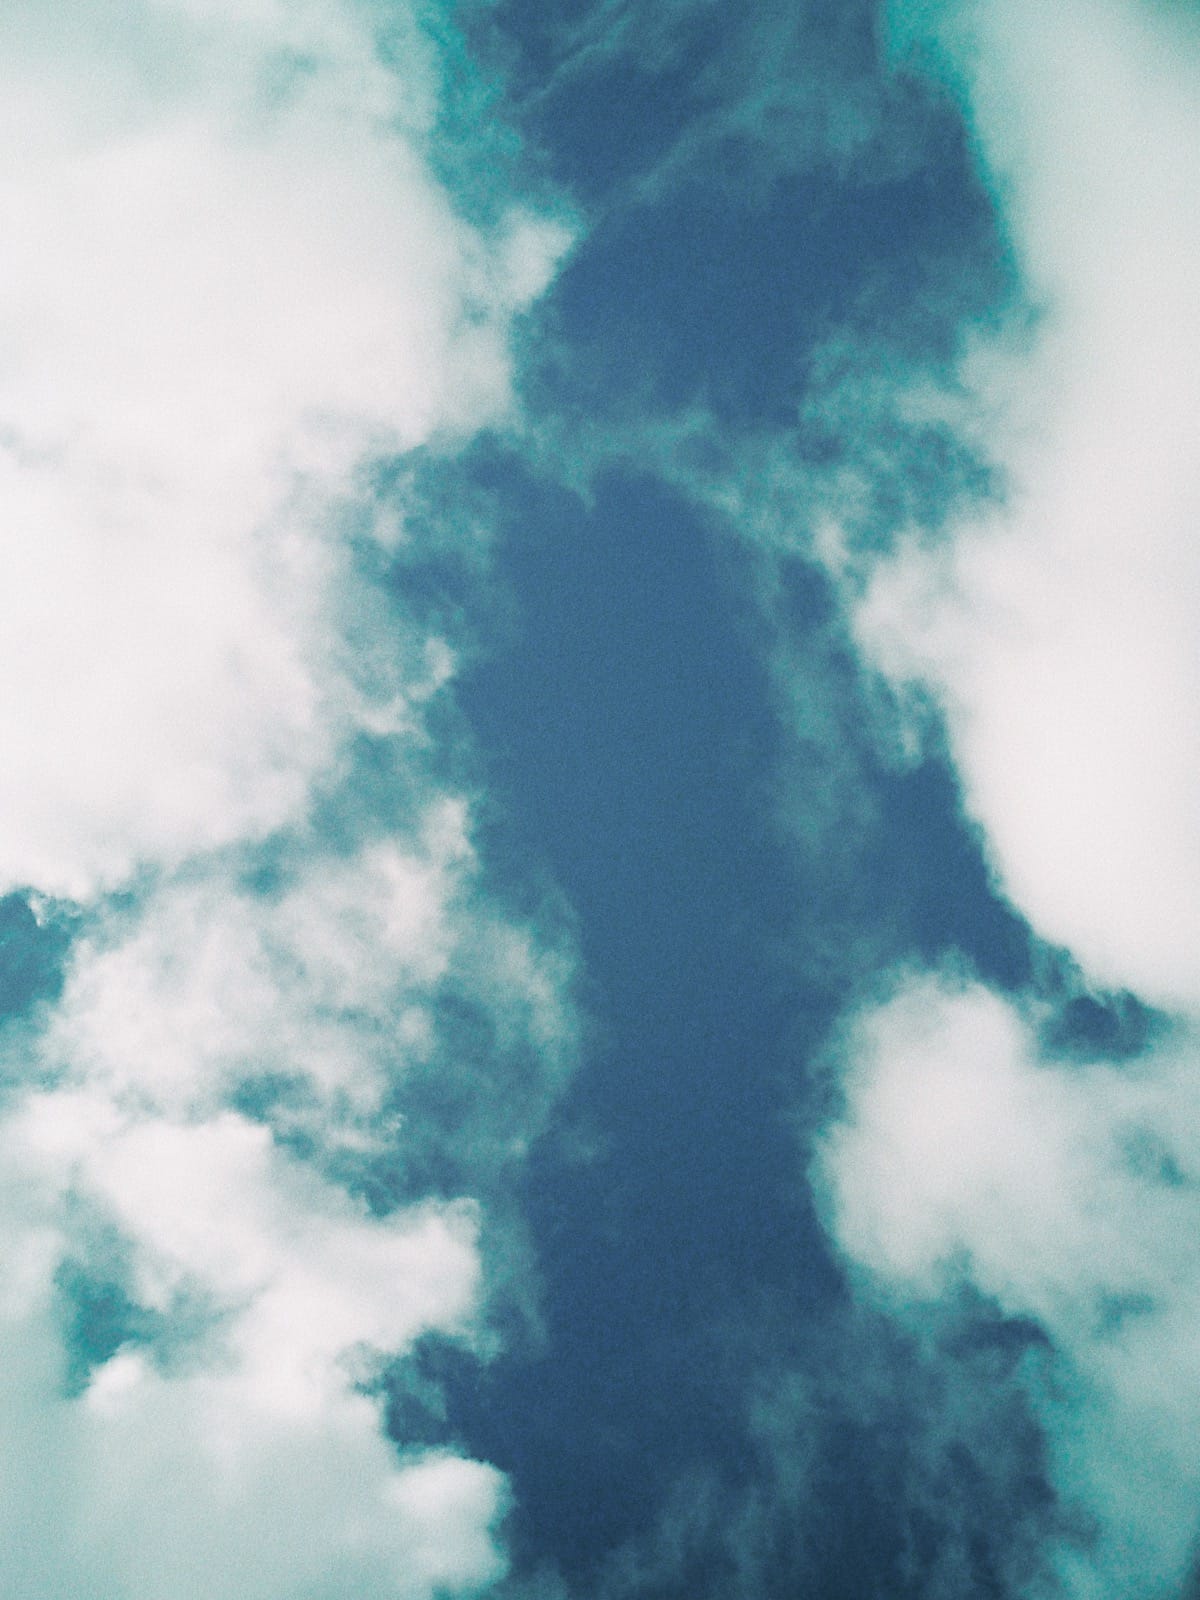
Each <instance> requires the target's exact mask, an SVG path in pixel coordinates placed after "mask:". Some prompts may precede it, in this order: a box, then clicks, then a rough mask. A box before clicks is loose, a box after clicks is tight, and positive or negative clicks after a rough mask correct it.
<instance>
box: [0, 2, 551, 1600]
mask: <svg viewBox="0 0 1200 1600" xmlns="http://www.w3.org/2000/svg"><path fill="white" fill-rule="evenodd" d="M440 73H441V66H440V62H439V58H438V53H437V49H436V48H435V46H434V44H433V42H432V39H431V37H429V36H427V35H426V34H425V32H423V30H422V27H421V25H420V23H419V21H418V19H417V16H416V13H415V11H409V10H408V9H407V8H404V7H393V6H386V7H383V6H373V5H371V4H368V3H363V4H357V3H352V0H345V3H343V0H311V3H309V0H293V3H284V0H278V3H272V0H240V3H239V0H226V3H221V4H215V5H214V4H209V3H206V4H203V5H201V4H192V3H189V0H144V3H137V0H122V3H121V4H118V5H116V6H113V7H108V8H105V11H104V15H103V17H101V16H100V14H99V13H98V12H97V11H96V9H95V8H94V7H90V6H87V5H76V4H72V3H68V4H65V5H61V6H50V5H44V4H32V3H17V4H15V5H12V6H8V7H6V8H5V12H4V16H3V18H2V19H0V223H2V226H0V233H2V234H3V246H2V248H0V539H2V540H3V549H4V557H5V569H4V570H5V582H4V585H3V593H2V594H0V683H3V686H4V687H3V690H2V692H0V752H2V756H3V760H2V761H0V885H2V886H3V887H4V888H17V889H21V890H23V891H29V892H31V894H32V896H33V904H34V905H35V906H36V907H37V908H38V911H39V915H47V916H53V915H56V914H57V911H56V908H55V905H54V902H55V900H56V899H57V900H60V901H61V900H64V899H65V900H68V901H70V902H73V905H74V912H73V914H74V915H75V917H76V920H77V922H78V926H79V927H80V929H81V932H80V934H79V937H78V938H77V940H76V943H75V945H74V947H73V949H72V951H71V954H70V957H69V960H68V964H67V968H66V971H65V976H64V986H63V989H62V993H61V995H60V997H59V998H58V999H56V1000H54V1001H53V1002H50V1003H46V1004H44V1005H42V1006H41V1007H40V1009H37V1010H35V1012H34V1013H33V1014H32V1015H31V1016H29V1017H28V1018H26V1019H25V1022H24V1025H23V1026H22V1027H21V1028H20V1029H19V1030H17V1029H12V1028H10V1029H9V1030H8V1031H7V1033H6V1034H5V1036H4V1052H5V1058H4V1082H5V1085H6V1089H5V1094H4V1099H3V1103H2V1105H0V1149H2V1152H3V1160H2V1162H0V1168H2V1170H3V1179H2V1181H0V1347H2V1355H0V1369H2V1371H3V1380H2V1382H0V1436H2V1437H3V1440H4V1445H3V1449H2V1450H0V1485H2V1487H3V1492H2V1493H0V1542H3V1545H4V1548H5V1552H6V1554H5V1582H6V1584H7V1585H8V1587H9V1588H10V1589H11V1590H12V1592H13V1593H14V1594H15V1593H20V1594H21V1595H22V1596H23V1597H25V1600H51V1597H52V1596H58V1595H61V1594H63V1593H65V1592H72V1593H79V1594H96V1595H100V1594H103V1595H105V1596H111V1597H113V1600H182V1597H183V1596H184V1595H193V1594H195V1593H197V1592H199V1590H202V1591H203V1592H204V1593H205V1594H206V1595H211V1596H214V1597H218V1600H219V1597H223V1596H229V1597H230V1600H232V1597H234V1596H237V1597H238V1600H349V1597H350V1596H353V1597H354V1600H385V1597H386V1600H400V1597H403V1600H409V1597H412V1600H418V1597H429V1596H432V1595H433V1594H435V1593H436V1594H439V1595H441V1594H444V1593H449V1592H462V1591H474V1590H476V1589H478V1588H480V1587H482V1586H485V1585H486V1584H488V1583H489V1582H491V1581H492V1580H493V1579H495V1578H496V1577H498V1576H499V1575H500V1573H501V1572H502V1571H503V1568H504V1558H503V1555H502V1551H501V1547H500V1544H499V1542H498V1523H499V1519H500V1518H501V1517H502V1515H503V1513H504V1510H505V1508H506V1504H507V1489H506V1486H505V1484H504V1481H503V1479H502V1477H501V1475H500V1474H499V1473H498V1472H497V1471H496V1470H495V1469H493V1468H492V1467H490V1466H488V1465H486V1464H484V1463H480V1462H473V1461H470V1460H467V1459H464V1458H462V1457H460V1456H457V1455H455V1454H453V1453H451V1452H445V1451H433V1452H429V1451H424V1452H422V1451H415V1452H414V1451H409V1452H407V1453H406V1452H405V1451H404V1450H403V1449H402V1448H398V1447H397V1446H396V1445H395V1444H393V1443H392V1442H391V1441H389V1440H388V1439H387V1438H386V1436H385V1434H384V1432H383V1427H382V1422H383V1417H382V1409H383V1398H382V1391H381V1382H382V1379H383V1375H384V1373H385V1371H386V1368H387V1364H388V1363H389V1362H393V1361H395V1360H396V1359H397V1358H399V1357H401V1356H403V1354H404V1352H405V1351H406V1350H408V1349H410V1348H411V1346H412V1345H413V1343H414V1342H415V1341H416V1340H418V1339H419V1338H421V1337H422V1336H424V1335H427V1334H430V1333H438V1334H441V1335H442V1336H444V1337H449V1338H455V1339H458V1340H460V1341H463V1342H465V1343H467V1344H468V1345H473V1346H479V1345H480V1344H481V1341H482V1340H483V1337H484V1328H485V1323H486V1312H487V1307H486V1301H485V1286H486V1283H487V1281H488V1279H489V1274H490V1273H491V1272H492V1271H493V1270H494V1265H495V1264H494V1262H492V1261H491V1260H490V1259H489V1256H488V1251H489V1250H492V1249H495V1248H496V1240H495V1238H494V1237H493V1234H492V1233H490V1232H489V1229H490V1228H491V1221H490V1219H489V1216H488V1209H487V1203H486V1202H487V1199H488V1196H489V1195H490V1194H491V1192H492V1191H493V1190H494V1187H495V1184H496V1182H497V1174H498V1173H499V1172H501V1171H502V1170H503V1169H504V1167H505V1164H506V1163H509V1162H511V1161H513V1160H516V1159H519V1157H520V1156H521V1154H522V1152H523V1150H524V1148H525V1146H526V1144H527V1143H528V1140H529V1139H530V1138H532V1137H533V1136H534V1135H535V1134H536V1132H537V1129H538V1125H539V1120H540V1118H541V1117H542V1116H543V1115H544V1113H545V1110H546V1107H547V1106H548V1104H549V1103H550V1100H551V1098H552V1096H553V1094H554V1092H555V1089H556V1086H557V1084H558V1082H559V1080H560V1078H561V1075H562V1073H563V1071H564V1070H565V1066H566V1064H567V1063H568V1061H569V1057H570V1045H571V1037H572V1024H571V1019H570V1013H569V1008H568V1005H567V1001H566V982H567V978H568V975H569V972H568V963H567V961H566V959H565V957H563V955H562V954H561V952H560V951H558V949H557V947H556V945H555V942H554V941H553V940H551V939H549V938H547V937H546V936H545V935H544V934H543V933H541V932H540V931H539V930H538V929H537V928H535V927H533V926H531V925H528V926H527V925H525V924H523V923H519V922H517V921H515V920H514V919H513V918H512V917H511V916H508V915H506V914H505V913H504V912H503V910H502V909H501V908H500V907H498V906H497V905H495V904H493V903H492V901H491V900H490V899H489V896H488V894H487V892H486V889H485V887H484V883H483V873H482V870H481V867H480V863H479V862H478V860H477V858H476V854H475V849H474V846H473V843H472V834H473V819H472V808H471V804H470V801H469V799H468V798H467V797H464V796H463V795H460V794H458V793H456V792H454V791H453V789H452V788H450V787H449V786H448V785H447V784H446V783H445V782H443V781H441V780H439V779H437V778H436V777H434V776H432V775H431V774H433V773H434V772H435V771H436V769H437V766H438V761H437V754H438V753H437V750H436V748H435V746H434V743H433V739H432V735H431V733H430V731H429V722H428V719H427V709H428V706H429V704H430V702H431V701H433V700H435V699H436V697H437V696H438V695H439V694H444V693H446V692H447V691H446V685H447V683H448V681H449V680H450V679H451V678H452V676H453V672H454V650H453V645H452V643H451V642H450V641H448V640H445V639H441V638H438V637H436V636H432V635H427V634H426V633H424V632H423V631H422V630H421V629H419V628H417V627H416V626H415V625H414V624H413V623H412V621H411V620H410V619H409V618H407V617H406V616H405V614H404V612H403V610H402V607H401V606H400V604H399V603H398V602H397V601H396V600H395V599H394V598H390V599H389V597H388V595H387V594H386V592H385V590H384V588H383V587H382V586H381V584H380V583H379V582H378V580H377V578H375V577H373V576H372V570H373V568H375V569H379V570H382V569H383V566H384V565H385V563H386V559H387V550H388V549H389V548H391V547H393V546H395V545H396V544H398V543H403V542H405V541H406V540H408V534H407V531H406V529H405V526H404V509H403V505H402V504H401V505H400V506H399V511H398V515H397V508H396V506H395V505H393V506H392V508H391V510H390V511H389V514H388V515H387V516H383V515H380V516H378V517H376V516H375V515H374V513H373V511H372V508H371V507H370V506H369V504H367V491H366V483H367V474H366V469H367V468H368V466H369V465H370V463H371V461H372V460H373V459H376V458H378V457H379V456H393V455H396V454H399V453H402V452H404V451H407V450H410V449H413V448H414V447H417V446H422V445H425V446H432V447H433V448H434V449H448V448H450V447H452V446H453V444H454V442H455V441H456V440H460V439H462V438H464V437H466V436H467V435H469V434H470V433H471V432H472V431H473V430H475V429H477V428H479V427H480V426H483V425H484V424H489V423H502V422H504V421H505V419H506V418H508V417H510V416H511V414H512V411H513V407H514V399H513V394H512V388H511V352H510V346H511V344H512V340H513V334H514V319H515V318H516V317H517V316H518V315H519V313H520V312H521V311H522V309H523V308H524V307H525V306H526V305H527V304H528V303H529V301H530V300H531V299H532V298H533V297H534V296H535V295H536V294H538V293H539V292H540V290H541V288H542V287H543V286H544V285H545V283H546V282H547V280H548V278H549V276H550V275H551V273H552V271H553V269H554V264H555V261H556V259H557V257H558V256H559V255H560V254H561V252H562V250H563V249H564V248H565V245H566V242H567V233H566V230H565V228H564V227H563V226H562V225H561V223H559V222H557V221H554V220H552V219H549V218H547V217H544V216H540V215H538V214H536V213H535V212H534V211H533V210H532V209H531V208H529V207H528V206H526V205H524V204H523V203H521V202H519V201H518V200H516V199H514V200H513V201H511V202H509V201H506V199H505V197H504V196H503V195H501V196H499V197H498V205H497V207H496V210H495V212H494V215H496V216H497V217H498V218H499V220H498V221H497V222H495V223H494V224H492V225H490V226H489V228H488V229H486V230H485V229H483V228H482V227H479V226H476V225H473V224H471V223H469V222H468V221H466V220H465V219H464V217H463V216H462V215H461V214H460V213H459V212H458V211H457V210H456V208H455V205H454V202H453V198H452V197H451V196H450V195H449V194H448V192H447V191H446V189H445V188H444V186H443V185H442V184H441V183H440V181H439V180H438V179H437V178H436V177H435V175H434V173H433V170H432V168H431V165H430V162H429V147H430V141H431V138H432V136H433V134H434V132H435V129H436V125H437V118H438V116H439V114H440V100H441V94H442V84H441V78H440ZM373 541H374V547H375V551H376V554H375V556H374V557H370V556H369V555H368V554H367V553H366V552H367V549H368V547H370V546H371V545H372V542H373ZM410 553H411V552H410ZM363 741H368V742H370V743H371V744H372V746H373V747H374V749H375V750H376V754H377V759H376V760H375V761H374V763H373V765H372V768H371V774H370V777H369V780H368V778H366V777H364V776H363V774H362V772H361V771H360V769H359V767H356V765H355V762H356V761H358V760H359V758H360V755H361V748H362V745H363ZM384 818H386V819H389V820H386V821H385V820H381V819H384ZM264 845H269V850H267V851H266V853H264V852H263V851H262V850H260V848H259V847H261V846H264ZM448 993H450V994H452V995H453V998H454V1002H455V1004H456V1005H457V1006H458V1007H459V1008H460V1009H461V1008H463V1007H470V1008H473V1011H474V1012H475V1013H477V1014H478V1015H479V1016H480V1017H482V1018H484V1019H486V1024H487V1028H488V1029H489V1030H490V1033H489V1037H490V1038H491V1040H492V1041H493V1046H494V1052H495V1055H496V1061H494V1062H490V1063H489V1062H488V1061H482V1062H481V1061H479V1060H460V1059H459V1058H458V1054H457V1050H458V1048H459V1046H458V1045H456V1042H455V1039H454V1038H453V1037H451V1036H450V1035H449V1034H447V1032H446V1029H445V1026H444V1010H445V1007H444V1000H445V997H446V995H447V994H448ZM506 1051H507V1052H510V1053H521V1052H524V1054H525V1055H526V1056H528V1057H530V1058H532V1059H533V1060H534V1061H535V1062H536V1067H533V1068H530V1067H528V1066H527V1067H526V1069H525V1071H526V1077H527V1078H528V1079H529V1080H530V1081H529V1082H528V1083H526V1084H525V1085H524V1087H523V1099H522V1100H521V1102H520V1107H519V1110H517V1111H514V1112H513V1113H512V1114H511V1116H510V1117H509V1119H508V1121H507V1122H505V1123H503V1124H502V1126H501V1129H500V1132H499V1133H497V1134H496V1135H494V1136H493V1138H492V1143H491V1144H490V1145H488V1146H487V1148H486V1149H485V1150H484V1149H482V1147H481V1153H480V1154H479V1155H478V1157H477V1156H476V1152H475V1151H474V1149H473V1140H474V1139H475V1137H476V1135H477V1134H478V1129H477V1127H476V1126H475V1124H474V1123H473V1122H472V1120H471V1118H472V1115H473V1114H475V1113H473V1112H472V1110H471V1103H472V1097H473V1095H474V1094H475V1091H476V1087H478V1086H481V1085H483V1084H484V1083H485V1082H486V1080H487V1074H488V1072H489V1071H495V1070H497V1062H499V1061H501V1060H502V1058H503V1057H504V1053H505V1052H506ZM430 1078H435V1079H437V1081H438V1082H439V1083H441V1084H442V1085H443V1086H444V1088H445V1095H444V1097H443V1098H444V1099H446V1101H447V1103H449V1104H453V1103H454V1098H455V1096H456V1095H457V1096H458V1097H459V1098H460V1099H462V1100H463V1102H464V1104H465V1105H466V1107H467V1109H465V1110H464V1111H463V1112H462V1113H461V1115H460V1116H459V1121H458V1123H456V1124H455V1125H454V1127H453V1128H451V1129H450V1132H449V1134H448V1133H447V1130H446V1129H444V1128H443V1129H441V1130H439V1131H437V1133H436V1137H440V1138H442V1139H445V1138H447V1137H449V1136H451V1135H453V1134H454V1133H455V1129H457V1143H458V1146H459V1148H458V1150H457V1156H458V1160H457V1163H456V1169H455V1170H456V1172H457V1173H458V1174H459V1175H460V1177H462V1176H463V1175H465V1176H466V1182H467V1186H468V1190H469V1188H470V1181H471V1174H472V1171H473V1163H474V1162H476V1161H477V1162H478V1168H479V1170H478V1174H477V1176H478V1178H479V1185H478V1188H479V1193H478V1194H474V1195H473V1194H472V1193H470V1192H462V1193H460V1192H458V1190H454V1191H453V1192H447V1190H446V1189H445V1187H444V1186H443V1187H440V1188H439V1189H438V1191H437V1192H436V1193H430V1192H428V1190H429V1183H430V1179H429V1178H428V1176H427V1171H428V1169H429V1160H428V1159H427V1158H428V1157H429V1156H430V1151H431V1149H432V1147H433V1144H434V1143H436V1137H435V1134H432V1133H431V1132H430V1131H429V1130H428V1129H427V1128H426V1127H425V1126H424V1125H423V1124H422V1121H421V1118H420V1115H419V1109H418V1110H417V1111H413V1110H412V1109H411V1106H410V1102H412V1093H411V1086H412V1085H413V1084H414V1083H417V1082H423V1081H428V1080H429V1079H430ZM435 1153H436V1152H435ZM422 1174H426V1176H424V1177H423V1178H422V1176H421V1175H422ZM421 1182H424V1183H425V1185H426V1193H425V1196H424V1197H423V1198H422V1195H421V1192H420V1189H421ZM400 1195H403V1196H404V1199H403V1203H401V1202H400V1201H399V1199H398V1196H400ZM104 1308H107V1310H105V1309H104ZM106 1318H107V1321H106V1320H105V1319H106ZM403 1443H404V1442H403V1441H401V1442H400V1445H401V1447H402V1446H403Z"/></svg>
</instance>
